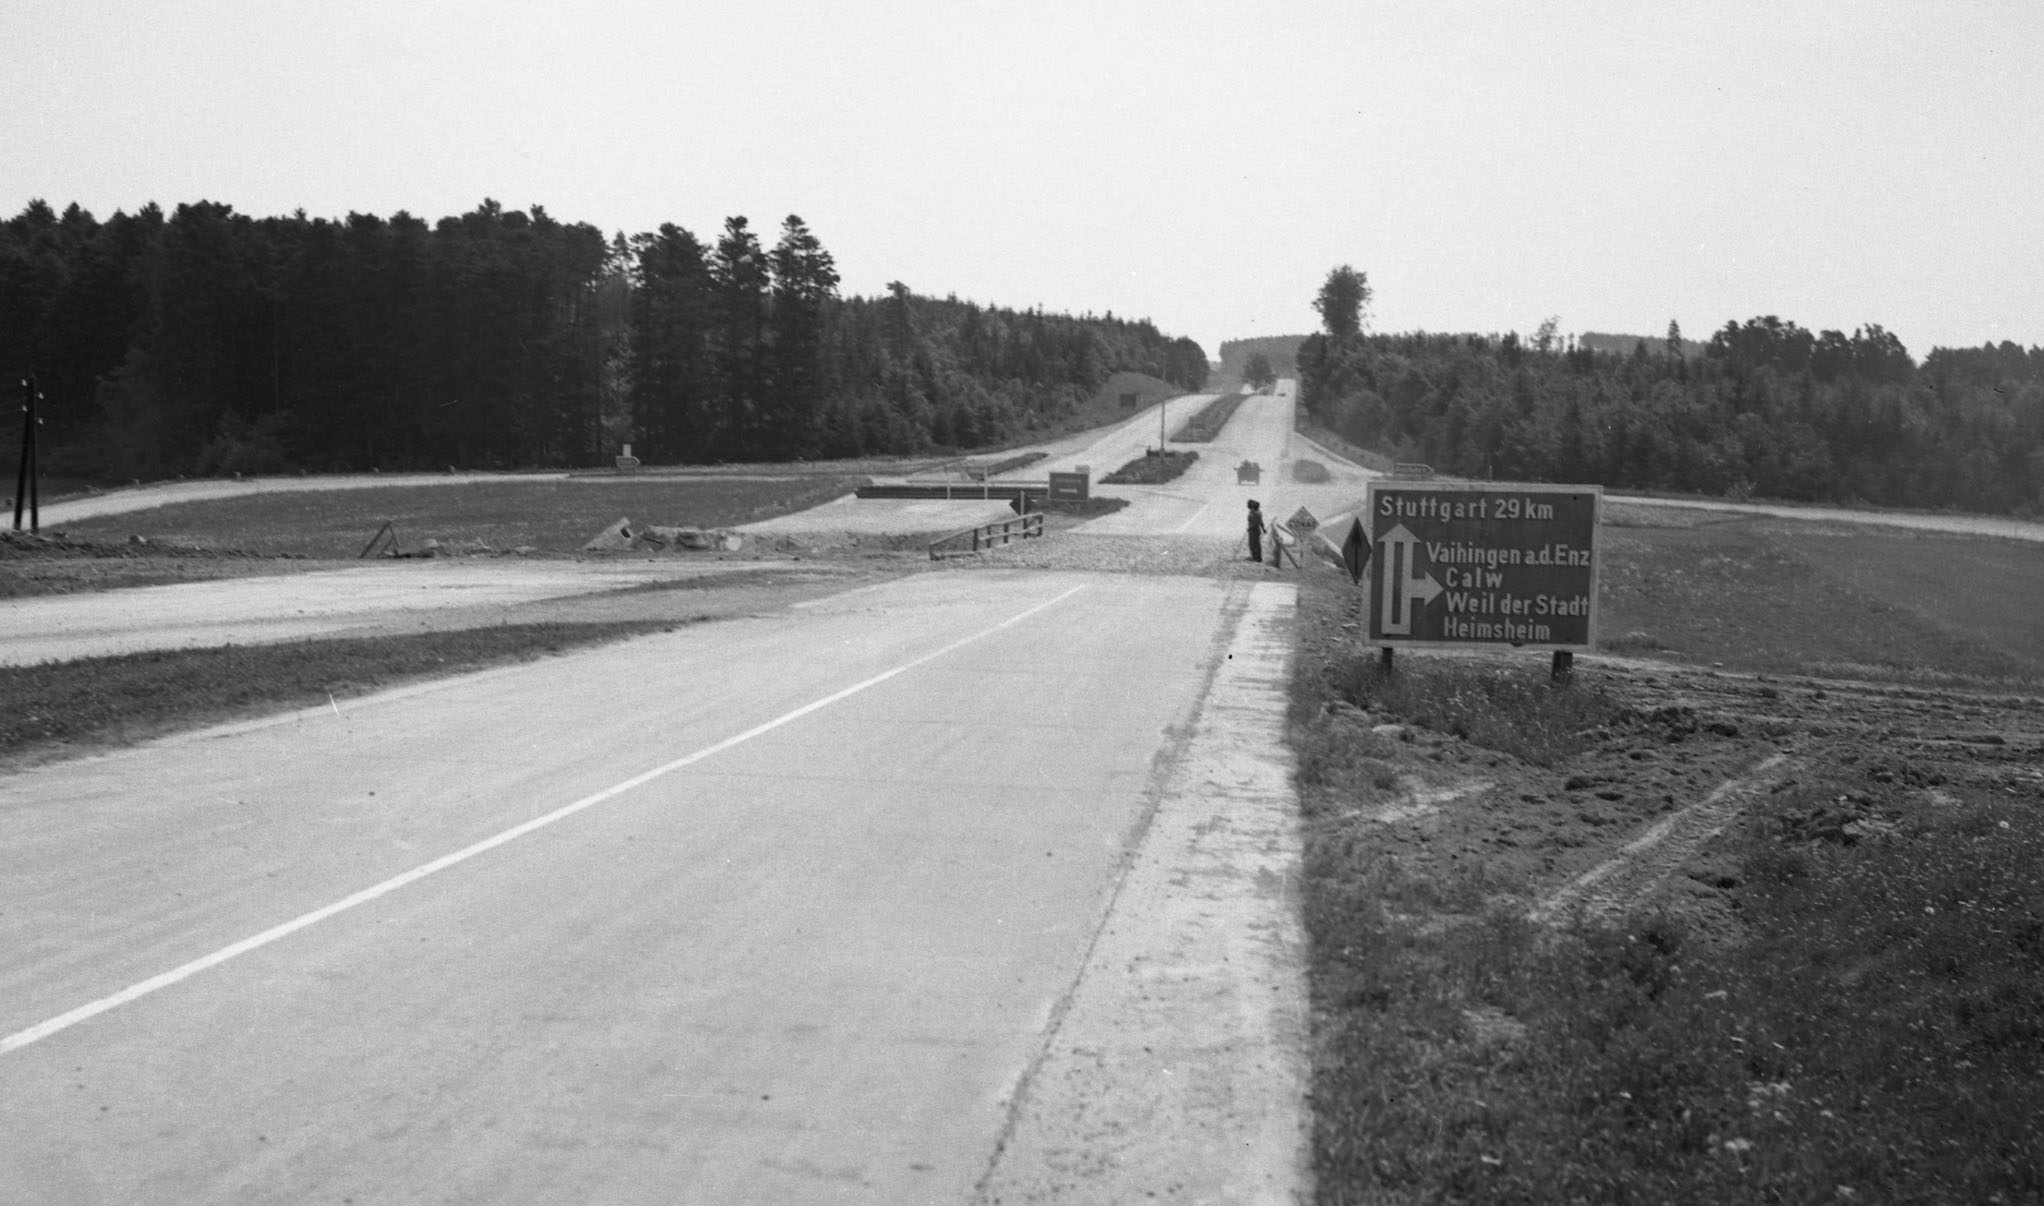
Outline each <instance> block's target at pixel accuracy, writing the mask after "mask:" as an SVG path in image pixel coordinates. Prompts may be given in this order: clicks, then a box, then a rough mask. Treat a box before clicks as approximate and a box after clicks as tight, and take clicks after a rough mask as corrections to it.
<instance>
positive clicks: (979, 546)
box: [930, 511, 1043, 561]
mask: <svg viewBox="0 0 2044 1206" xmlns="http://www.w3.org/2000/svg"><path fill="white" fill-rule="evenodd" d="M1041 535H1043V512H1041V511H1030V512H1028V513H1027V514H1023V515H1017V516H1015V517H1014V518H1013V519H996V520H994V521H993V522H992V523H983V524H980V525H979V526H978V527H976V528H966V529H965V530H964V531H962V532H953V533H951V534H950V535H949V536H940V537H938V538H937V539H936V540H933V541H931V542H930V560H932V561H942V560H943V559H944V558H946V557H962V556H965V555H966V554H968V553H981V552H985V551H986V550H988V549H991V548H994V547H996V546H999V545H1004V544H1007V543H1008V542H1009V541H1011V540H1031V539H1034V538H1036V537H1038V536H1041Z"/></svg>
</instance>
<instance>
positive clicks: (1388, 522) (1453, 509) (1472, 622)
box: [1365, 481, 1604, 653]
mask: <svg viewBox="0 0 2044 1206" xmlns="http://www.w3.org/2000/svg"><path fill="white" fill-rule="evenodd" d="M1603 496H1604V492H1603V488H1602V487H1600V486H1549V485H1511V484H1505V483H1499V482H1482V483H1468V482H1401V481H1380V482H1372V483H1371V484H1370V496H1369V504H1368V506H1367V508H1366V512H1365V513H1366V514H1367V515H1368V516H1369V522H1368V531H1369V534H1370V547H1371V551H1372V553H1373V555H1372V556H1371V558H1370V627H1369V637H1368V640H1369V642H1370V643H1371V644H1377V645H1386V646H1397V645H1459V646H1479V647H1481V646H1496V645H1508V646H1513V647H1517V648H1524V649H1553V650H1556V651H1566V652H1571V653H1588V652H1590V651H1591V650H1592V649H1593V648H1594V647H1595V645H1596V633H1597V550H1596V542H1597V508H1598V504H1599V503H1600V502H1601V501H1602V499H1603Z"/></svg>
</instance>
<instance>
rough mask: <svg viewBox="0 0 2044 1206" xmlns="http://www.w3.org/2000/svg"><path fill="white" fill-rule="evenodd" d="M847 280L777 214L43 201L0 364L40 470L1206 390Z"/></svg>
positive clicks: (990, 421)
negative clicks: (718, 222)
mask: <svg viewBox="0 0 2044 1206" xmlns="http://www.w3.org/2000/svg"><path fill="white" fill-rule="evenodd" d="M837 286H838V275H837V272H836V268H835V265H834V263H833V261H832V259H831V256H830V254H829V252H828V251H826V250H825V249H824V248H823V245H822V243H821V242H820V241H819V240H818V239H817V237H816V236H815V235H814V233H813V232H811V231H810V230H809V229H808V227H807V226H806V225H805V224H804V223H803V222H802V220H801V219H800V218H798V217H793V216H790V217H789V218H788V219H787V220H786V221H785V222H784V223H783V224H782V226H781V229H780V231H779V232H778V236H777V237H776V239H775V241H774V243H773V245H772V246H770V247H769V246H767V245H765V244H764V243H763V242H762V240H761V238H760V236H759V235H758V234H756V233H755V232H754V231H753V230H752V229H751V227H750V225H749V223H748V222H747V221H746V220H745V219H744V218H737V217H734V218H731V219H728V220H727V221H726V222H725V224H724V227H723V229H722V230H721V231H720V232H718V235H717V237H716V238H715V239H714V241H704V240H701V239H698V238H697V237H696V236H695V235H693V234H691V233H690V232H689V231H686V230H683V229H681V228H679V227H676V226H672V225H667V226H662V227H661V228H660V229H659V230H658V231H655V232H651V233H646V234H640V235H637V236H633V237H629V238H628V237H626V236H624V235H617V236H614V237H609V238H606V237H605V236H604V235H603V233H602V232H601V231H599V230H598V229H596V228H595V227H593V226H590V225H588V224H586V223H566V222H561V221H559V220H557V219H555V218H553V217H552V216H551V215H549V214H548V213H546V211H545V210H544V209H542V208H540V207H538V206H535V207H533V208H532V209H531V211H530V212H522V211H518V210H506V209H504V208H503V207H501V206H500V205H498V204H497V203H496V202H494V201H485V202H483V204H482V205H480V206H479V207H477V208H476V209H475V210H473V211H471V212H469V213H466V214H462V215H460V216H459V217H449V218H443V219H441V220H439V221H437V222H434V223H431V224H429V223H427V222H426V221H424V220H422V219H419V218H416V217H413V216H411V215H409V214H406V213H402V212H400V213H398V214H395V215H393V216H392V217H390V218H388V219H385V218H380V217H377V216H374V215H368V214H350V215H348V217H347V218H345V219H343V220H339V221H334V220H328V219H324V218H309V217H307V216H306V215H305V214H304V213H303V212H300V213H297V214H294V215H292V216H290V217H281V218H274V217H273V218H253V217H250V216H248V215H245V214H238V213H235V212H234V211H233V210H232V209H231V208H230V207H228V206H226V205H221V204H215V203H211V202H200V203H196V204H189V205H180V206H178V207H177V209H176V210H175V211H174V212H172V213H170V214H168V215H166V214H165V213H163V212H162V211H161V210H160V209H159V208H158V207H156V206H154V205H151V206H147V207H145V208H144V209H142V210H141V211H139V212H137V213H135V214H132V215H131V214H126V213H116V214H115V215H114V216H113V217H111V218H109V219H107V220H106V221H104V222H102V221H99V220H97V219H95V218H94V217H93V216H92V215H91V214H90V213H87V212H85V211H83V210H81V209H80V208H79V207H77V206H75V205H74V206H71V207H70V208H69V209H67V210H66V211H65V212H64V213H63V214H62V215H61V216H60V215H58V214H57V213H56V212H54V211H53V210H52V209H51V208H50V207H49V206H48V205H46V204H44V203H42V202H33V203H31V204H30V205H29V206H28V207H27V208H26V209H24V210H23V211H22V212H21V213H20V214H19V215H17V216H15V217H14V218H12V219H9V220H7V221H6V222H4V223H0V373H5V374H6V376H5V378H4V379H5V380H6V381H7V382H8V383H9V384H11V383H12V382H13V381H15V380H17V379H19V378H21V377H25V376H34V377H35V378H36V379H37V381H38V385H39V387H40V388H41V390H42V393H43V395H44V398H45V401H44V403H43V406H42V414H43V418H44V427H43V429H42V432H41V434H40V435H39V437H38V446H39V448H40V450H41V453H42V458H43V459H42V463H43V467H44V469H45V471H46V472H49V473H53V474H63V475H68V476H78V477H86V478H127V477H141V478H158V477H167V476H173V475H178V474H187V475H191V474H221V473H229V472H246V473H265V472H283V471H290V470H298V469H304V470H311V471H360V470H366V469H369V468H382V469H422V468H442V467H446V466H449V465H456V466H461V467H464V468H515V467H527V466H555V467H560V466H576V465H589V464H602V463H608V460H609V458H610V457H611V456H613V455H615V454H616V452H617V450H618V446H619V445H620V444H622V443H624V442H627V441H631V442H634V443H635V445H636V447H635V449H634V451H635V452H638V453H639V454H640V455H641V456H642V458H645V459H651V460H656V461H686V462H702V461H713V460H724V461H731V460H765V459H775V460H778V459H788V458H795V457H808V458H815V457H831V456H849V455H862V454H868V453H900V452H917V451H922V450H926V449H929V448H932V447H957V448H970V447H975V446H979V445H984V444H989V443H995V442H999V441H1002V440H1006V439H1009V438H1011V437H1014V436H1017V435H1020V434H1022V433H1025V432H1027V431H1029V430H1031V429H1033V428H1036V427H1039V426H1042V425H1044V424H1047V423H1051V422H1055V421H1056V420H1057V419H1058V418H1059V417H1061V416H1063V415H1066V414H1069V413H1071V412H1072V411H1073V410H1074V409H1075V408H1076V407H1077V406H1079V405H1080V404H1081V403H1083V402H1084V401H1085V400H1087V399H1088V398H1090V397H1091V395H1092V394H1093V392H1094V391H1095V390H1097V389H1098V388H1099V387H1100V385H1101V384H1102V383H1103V382H1105V381H1106V379H1107V378H1108V376H1109V375H1110V374H1111V373H1114V372H1117V371H1123V370H1129V371H1137V372H1144V373H1148V374H1150V375H1152V376H1156V377H1161V378H1163V379H1165V380H1167V381H1170V382H1172V383H1173V384H1175V385H1178V386H1179V387H1181V388H1184V389H1186V390H1188V391H1191V390H1197V389H1198V388H1199V387H1200V386H1201V385H1202V384H1204V382H1205V379H1206V372H1207V364H1206V358H1205V354H1204V352H1203V351H1202V350H1201V349H1200V348H1199V346H1198V345H1197V344H1196V343H1194V342H1193V341H1191V340H1189V339H1177V340H1174V339H1169V338H1167V337H1165V336H1164V335H1162V334H1160V333H1159V332H1158V331H1157V330H1156V328H1155V327H1154V326H1152V325H1151V324H1149V323H1148V322H1144V321H1129V320H1124V319H1117V318H1115V317H1114V316H1112V315H1107V316H1104V317H1094V316H1091V315H1087V316H1080V317H1073V316H1068V315H1056V314H1045V313H1043V312H1042V311H1040V310H1032V311H1014V310H1007V309H1002V308H999V307H993V306H981V305H977V304H974V303H970V302H961V301H958V300H957V299H956V298H945V299H941V300H940V299H935V298H929V297H922V296H919V295H917V294H915V293H913V292H911V291H910V290H909V289H908V288H907V287H906V286H904V285H901V284H899V283H897V284H895V285H893V286H891V287H890V290H889V292H888V294H887V295H886V296H884V297H880V298H860V297H849V298H847V297H841V296H840V295H839V294H838V291H837ZM17 438H18V432H16V431H13V430H8V429H7V427H6V425H0V441H4V442H5V445H6V446H8V447H11V446H12V444H13V442H14V441H15V440H16V439H17Z"/></svg>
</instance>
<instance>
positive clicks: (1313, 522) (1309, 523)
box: [1285, 507, 1320, 532]
mask: <svg viewBox="0 0 2044 1206" xmlns="http://www.w3.org/2000/svg"><path fill="white" fill-rule="evenodd" d="M1285 526H1286V527H1288V528H1290V529H1292V530H1293V531H1294V532H1310V531H1312V530H1313V529H1314V528H1317V527H1319V526H1320V521H1319V520H1317V519H1315V518H1313V512H1311V511H1308V510H1307V509H1306V508H1304V507H1300V508H1299V509H1298V510H1297V511H1294V512H1293V513H1292V518H1291V519H1290V520H1289V521H1287V522H1286V524H1285Z"/></svg>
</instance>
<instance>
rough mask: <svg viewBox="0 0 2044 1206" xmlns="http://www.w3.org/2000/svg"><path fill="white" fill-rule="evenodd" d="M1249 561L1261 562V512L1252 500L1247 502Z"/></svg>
mask: <svg viewBox="0 0 2044 1206" xmlns="http://www.w3.org/2000/svg"><path fill="white" fill-rule="evenodd" d="M1249 559H1250V560H1251V561H1262V560H1263V512H1262V510H1260V509H1259V508H1258V507H1257V505H1256V500H1255V499H1253V498H1252V499H1250V500H1249Z"/></svg>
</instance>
